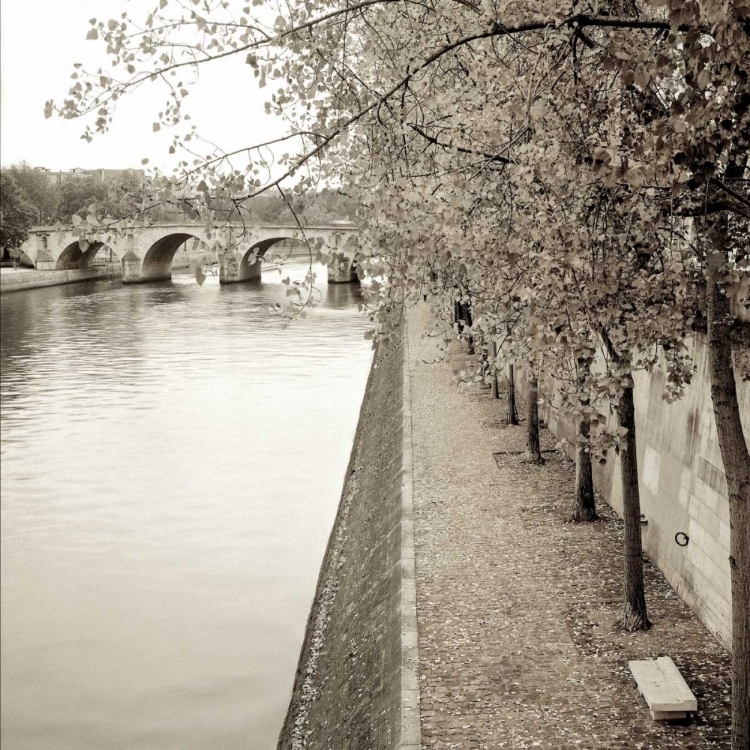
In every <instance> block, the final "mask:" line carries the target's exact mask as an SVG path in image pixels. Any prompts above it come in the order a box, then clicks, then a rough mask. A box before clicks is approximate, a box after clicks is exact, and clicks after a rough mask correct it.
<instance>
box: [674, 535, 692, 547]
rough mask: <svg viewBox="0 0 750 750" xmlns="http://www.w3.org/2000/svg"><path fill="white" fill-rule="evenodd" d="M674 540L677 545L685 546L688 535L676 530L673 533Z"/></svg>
mask: <svg viewBox="0 0 750 750" xmlns="http://www.w3.org/2000/svg"><path fill="white" fill-rule="evenodd" d="M674 540H675V542H676V543H677V546H678V547H687V546H688V542H689V541H690V537H689V536H688V535H687V534H686V533H685V532H684V531H678V532H677V533H676V534H675V535H674Z"/></svg>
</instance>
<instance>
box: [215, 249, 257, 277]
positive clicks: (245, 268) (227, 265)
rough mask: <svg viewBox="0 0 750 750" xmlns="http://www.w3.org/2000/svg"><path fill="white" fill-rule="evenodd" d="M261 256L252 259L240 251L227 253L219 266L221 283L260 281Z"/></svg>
mask: <svg viewBox="0 0 750 750" xmlns="http://www.w3.org/2000/svg"><path fill="white" fill-rule="evenodd" d="M260 263H261V260H260V258H256V259H255V260H254V261H252V259H251V258H249V257H248V256H245V257H242V256H241V255H240V254H239V253H227V254H226V255H225V256H224V258H223V260H222V262H221V267H220V268H219V284H239V283H242V282H245V281H260V276H261V271H260Z"/></svg>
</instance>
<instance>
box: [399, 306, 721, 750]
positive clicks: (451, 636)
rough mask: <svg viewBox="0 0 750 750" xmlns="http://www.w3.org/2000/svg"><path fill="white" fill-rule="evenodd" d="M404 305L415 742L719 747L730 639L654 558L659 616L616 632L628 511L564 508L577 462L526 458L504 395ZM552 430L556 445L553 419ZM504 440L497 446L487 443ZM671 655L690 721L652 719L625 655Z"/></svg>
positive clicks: (651, 587) (654, 613)
mask: <svg viewBox="0 0 750 750" xmlns="http://www.w3.org/2000/svg"><path fill="white" fill-rule="evenodd" d="M427 318H428V312H427V305H420V306H419V308H417V310H416V311H412V313H411V316H410V321H409V349H408V350H407V359H408V367H409V368H410V373H411V399H412V426H413V448H414V505H415V541H416V564H417V611H418V621H419V649H420V651H419V656H420V688H421V715H422V736H423V747H425V748H431V749H433V748H434V749H440V750H448V749H449V748H452V749H459V748H460V749H461V750H463V749H468V748H477V749H478V750H481V749H485V750H495V749H496V748H536V747H540V748H561V749H562V748H673V747H685V748H696V749H697V748H714V747H717V748H728V747H729V741H728V725H729V714H728V708H729V662H728V657H727V654H726V652H725V651H724V650H723V649H721V648H720V647H719V645H718V644H717V642H716V641H715V640H714V639H713V638H712V637H711V636H710V635H709V634H708V632H707V631H706V630H705V628H703V626H702V625H701V624H700V623H699V622H698V621H697V620H696V618H694V617H693V616H692V614H691V613H690V611H689V610H688V609H687V607H686V606H684V605H683V604H682V602H681V601H680V600H679V599H677V598H676V596H675V595H674V594H673V592H672V591H671V589H670V588H669V587H668V585H667V584H666V583H665V581H664V580H663V578H662V577H661V574H660V573H659V572H658V571H657V570H655V569H654V568H653V567H651V566H650V565H648V566H647V599H648V605H649V614H650V617H651V619H652V620H653V621H654V627H653V628H652V630H651V631H650V632H648V633H639V634H635V635H626V634H622V633H620V632H618V631H616V630H614V629H613V627H612V623H613V622H614V621H615V619H616V617H617V615H618V612H619V603H620V590H621V584H620V581H621V578H620V549H621V548H620V535H621V524H620V522H619V521H618V519H617V518H616V517H615V516H614V514H612V512H611V511H609V509H608V508H606V507H605V508H602V509H601V513H602V516H603V519H602V520H601V521H599V522H597V523H594V524H586V525H577V524H570V523H567V522H566V519H567V514H568V512H569V503H570V498H571V495H572V491H573V486H574V470H573V467H572V465H571V463H570V462H569V461H567V459H565V458H563V457H562V456H561V455H560V454H558V453H548V454H546V455H547V456H548V460H547V464H546V465H545V466H543V467H536V466H531V465H529V464H525V463H523V462H522V461H521V460H520V459H519V458H518V457H517V456H515V455H513V454H512V452H513V451H519V450H522V449H523V447H524V430H523V427H520V428H519V427H516V428H508V427H503V426H502V425H501V424H500V420H501V419H502V418H503V416H504V405H505V402H504V400H503V399H502V398H501V400H499V401H492V400H490V398H489V394H488V392H487V391H485V390H483V389H481V388H480V387H479V386H473V387H472V388H468V389H463V388H461V387H460V386H459V384H458V383H457V381H456V380H455V378H453V377H452V374H453V371H454V370H455V369H459V368H460V367H461V366H462V365H465V364H466V363H467V362H468V358H467V356H466V355H465V346H463V345H461V344H455V345H452V349H451V352H450V355H449V357H448V360H447V361H442V362H438V363H436V364H425V362H433V361H434V360H435V359H436V358H438V359H439V356H440V355H439V353H438V352H437V349H436V347H435V345H434V343H432V340H430V339H427V340H425V341H420V331H421V330H423V328H424V327H425V326H426V321H427ZM545 437H546V440H547V444H546V446H545V447H547V448H550V447H552V446H551V444H550V438H549V435H545ZM500 451H507V452H508V453H507V454H506V455H501V456H498V457H495V456H494V455H493V454H495V453H497V452H500ZM660 655H669V656H671V657H672V658H673V659H674V661H675V663H676V664H677V665H678V667H679V668H680V670H681V671H682V673H683V675H684V676H685V678H686V680H687V681H688V684H689V685H690V686H691V688H692V689H693V692H694V693H695V694H696V696H697V697H698V703H699V713H698V715H697V717H695V718H693V719H691V720H690V721H689V722H688V723H686V724H683V725H661V724H657V723H655V722H653V721H652V720H651V718H650V716H649V714H648V711H647V708H646V706H645V703H644V702H643V701H642V699H641V698H640V696H639V695H638V692H637V690H636V688H635V683H634V682H633V681H632V678H631V677H630V673H629V671H628V669H627V660H628V659H632V658H651V657H655V656H660Z"/></svg>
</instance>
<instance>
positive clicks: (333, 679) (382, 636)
mask: <svg viewBox="0 0 750 750" xmlns="http://www.w3.org/2000/svg"><path fill="white" fill-rule="evenodd" d="M402 378H403V356H402V351H401V347H400V346H396V347H395V348H393V349H389V350H386V351H383V347H381V348H380V349H378V352H377V353H376V356H375V360H374V362H373V366H372V369H371V372H370V377H369V380H368V383H367V389H366V391H365V398H364V401H363V404H362V409H361V412H360V419H359V424H358V427H357V434H356V437H355V440H354V447H353V449H352V454H351V458H350V463H349V467H348V469H347V475H346V478H345V481H344V489H343V493H342V497H341V502H340V505H339V510H338V514H337V517H336V520H335V522H334V527H333V530H332V532H331V537H330V540H329V543H328V548H327V550H326V554H325V557H324V559H323V564H322V567H321V572H320V577H319V579H318V586H317V590H316V594H315V599H314V601H313V606H312V610H311V612H310V617H309V620H308V624H307V631H306V633H305V639H304V643H303V646H302V651H301V654H300V660H299V665H298V669H297V674H296V678H295V683H294V688H293V693H292V698H291V703H290V705H289V710H288V713H287V716H286V719H285V722H284V726H283V728H282V731H281V735H280V737H279V742H278V748H279V750H328V749H329V748H330V750H341V749H343V748H363V749H364V748H366V749H367V750H387V749H390V748H399V747H402V746H403V743H404V737H403V736H402V708H403V706H402V694H403V693H402V691H404V690H405V689H408V687H409V686H405V685H404V684H403V680H404V678H403V670H402V668H401V667H402V614H401V606H402V594H403V592H402V584H403V583H404V580H405V579H404V577H403V573H402V560H401V557H402V479H403V471H402V467H403V432H404V429H403V417H402V405H403V399H402V395H403V380H402ZM412 584H413V581H412ZM414 747H418V743H417V744H416V745H414Z"/></svg>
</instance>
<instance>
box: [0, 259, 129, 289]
mask: <svg viewBox="0 0 750 750" xmlns="http://www.w3.org/2000/svg"><path fill="white" fill-rule="evenodd" d="M121 274H122V271H121V268H120V265H119V263H118V264H111V267H110V266H102V267H100V268H74V269H71V270H68V271H37V270H36V269H34V268H2V269H0V294H6V293H8V292H19V291H23V290H25V289H41V288H43V287H47V286H59V285H60V284H75V283H78V282H80V281H108V280H111V279H113V278H117V277H119V276H120V275H121Z"/></svg>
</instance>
